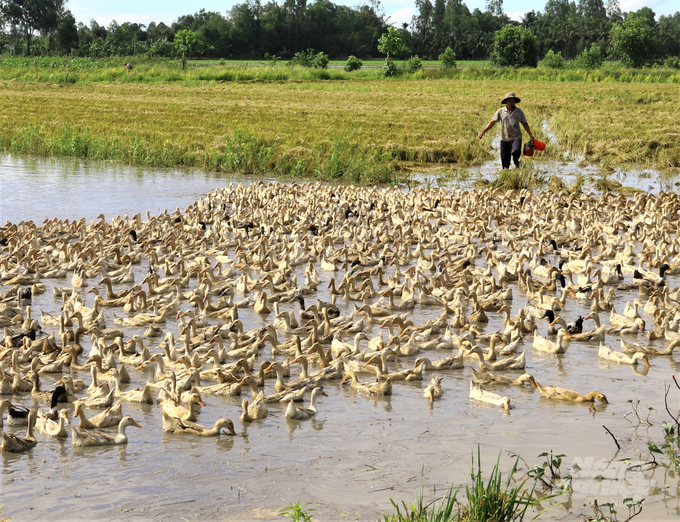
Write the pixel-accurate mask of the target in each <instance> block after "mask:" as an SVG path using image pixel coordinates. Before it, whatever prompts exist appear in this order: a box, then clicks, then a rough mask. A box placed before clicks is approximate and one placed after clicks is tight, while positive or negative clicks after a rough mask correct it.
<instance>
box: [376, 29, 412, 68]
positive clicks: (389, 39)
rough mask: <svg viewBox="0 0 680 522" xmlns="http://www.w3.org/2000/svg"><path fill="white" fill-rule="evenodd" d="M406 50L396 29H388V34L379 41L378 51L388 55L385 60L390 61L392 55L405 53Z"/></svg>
mask: <svg viewBox="0 0 680 522" xmlns="http://www.w3.org/2000/svg"><path fill="white" fill-rule="evenodd" d="M405 50H406V46H405V45H404V42H403V41H402V39H401V36H399V32H398V31H397V30H396V29H395V28H394V27H388V28H387V32H386V33H385V34H383V35H382V36H381V37H380V38H379V39H378V51H380V52H381V53H382V54H385V55H387V56H386V58H385V60H389V59H390V55H395V54H399V53H403V52H404V51H405Z"/></svg>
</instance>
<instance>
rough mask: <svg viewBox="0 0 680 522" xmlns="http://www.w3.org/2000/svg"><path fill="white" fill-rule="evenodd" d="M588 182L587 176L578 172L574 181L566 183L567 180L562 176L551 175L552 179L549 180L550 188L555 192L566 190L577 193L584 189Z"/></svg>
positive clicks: (569, 192)
mask: <svg viewBox="0 0 680 522" xmlns="http://www.w3.org/2000/svg"><path fill="white" fill-rule="evenodd" d="M585 184H586V178H585V177H584V176H583V175H582V174H578V175H577V176H576V177H575V178H574V181H573V182H572V183H565V181H564V180H563V179H562V178H561V177H560V176H556V175H553V176H550V181H549V182H548V188H550V190H552V191H553V192H561V191H565V192H567V193H568V194H576V193H578V192H581V191H582V190H583V186H584V185H585Z"/></svg>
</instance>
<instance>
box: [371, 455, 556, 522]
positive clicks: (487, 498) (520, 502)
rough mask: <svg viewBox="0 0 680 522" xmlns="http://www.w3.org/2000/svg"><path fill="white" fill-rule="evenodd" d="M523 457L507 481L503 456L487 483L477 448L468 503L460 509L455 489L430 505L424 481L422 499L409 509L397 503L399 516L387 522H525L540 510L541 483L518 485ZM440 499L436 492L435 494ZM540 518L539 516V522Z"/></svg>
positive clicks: (389, 517)
mask: <svg viewBox="0 0 680 522" xmlns="http://www.w3.org/2000/svg"><path fill="white" fill-rule="evenodd" d="M518 463H519V457H518V458H517V459H515V462H514V464H513V466H512V468H511V469H510V472H509V473H508V475H507V478H506V480H503V476H502V473H501V469H500V454H499V456H498V459H497V460H496V464H495V465H494V467H493V469H492V470H491V474H490V476H489V478H488V479H487V480H484V478H483V474H482V466H481V457H480V450H479V447H478V448H477V462H476V464H475V459H474V456H473V458H472V470H471V472H470V475H471V479H472V485H471V486H468V487H466V488H465V491H466V494H467V502H466V503H465V504H461V505H458V502H457V496H458V491H459V490H458V489H454V487H453V486H451V487H450V488H449V489H448V491H447V493H446V494H445V495H444V496H443V497H442V498H440V499H435V500H433V501H431V502H429V503H427V502H426V501H425V500H424V496H423V490H422V481H421V491H420V495H419V496H418V498H417V499H416V501H415V502H414V503H411V504H409V505H407V504H406V503H405V502H402V503H401V506H399V505H398V504H397V503H396V502H395V501H394V500H392V505H393V506H394V508H395V509H396V511H397V512H396V513H395V514H393V515H391V516H388V515H385V516H384V519H383V520H384V521H385V522H454V521H455V522H522V520H524V517H525V516H526V513H527V510H528V509H529V507H532V506H536V505H537V504H538V502H537V501H536V500H534V498H533V496H534V491H535V489H536V484H537V480H538V479H536V478H534V480H533V483H532V485H531V487H527V482H528V481H529V477H527V478H525V479H524V480H523V481H521V482H519V483H518V484H516V485H513V483H514V482H515V476H516V474H517V465H518ZM434 493H435V497H436V490H435V492H434ZM555 496H557V495H549V496H548V497H544V498H543V500H545V499H548V498H554V497H555ZM538 516H540V513H539V515H537V517H535V518H538Z"/></svg>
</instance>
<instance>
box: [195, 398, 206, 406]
mask: <svg viewBox="0 0 680 522" xmlns="http://www.w3.org/2000/svg"><path fill="white" fill-rule="evenodd" d="M196 404H198V405H200V406H205V405H206V404H205V402H203V401H202V400H201V399H198V400H197V401H196Z"/></svg>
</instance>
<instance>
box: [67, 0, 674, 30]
mask: <svg viewBox="0 0 680 522" xmlns="http://www.w3.org/2000/svg"><path fill="white" fill-rule="evenodd" d="M241 1H243V0H195V1H193V2H185V1H184V2H183V1H179V0H144V1H140V0H116V1H115V2H112V1H111V0H68V2H67V4H66V5H67V7H68V8H69V9H70V10H71V12H72V13H73V15H74V16H75V17H76V20H77V21H79V22H83V23H85V24H89V22H90V20H91V19H95V20H97V22H98V23H99V24H101V25H108V24H109V23H110V22H111V21H112V20H116V21H118V22H137V23H142V24H148V23H149V22H151V21H155V22H165V23H169V22H172V21H174V20H176V19H177V17H179V16H181V15H184V14H189V13H194V12H196V11H198V10H199V9H201V8H205V9H206V10H208V11H217V12H220V13H225V12H226V11H228V10H229V9H230V8H231V7H232V6H233V5H234V4H235V3H239V2H241ZM309 1H312V0H309ZM334 1H335V3H338V4H345V5H356V4H359V3H362V2H361V0H334ZM263 3H264V0H263ZM465 3H466V4H467V5H468V7H469V8H470V10H473V9H474V8H475V7H479V8H481V9H484V5H485V0H467V1H466V2H465ZM619 3H620V4H621V9H622V10H624V11H634V10H637V9H639V8H640V7H643V6H645V5H647V6H649V7H651V8H652V9H653V10H654V12H655V13H656V14H657V16H658V15H662V14H666V15H668V14H673V13H675V12H676V11H679V10H680V4H679V3H678V0H619ZM382 5H383V7H384V9H385V13H386V14H388V15H391V18H390V21H391V22H392V23H394V24H396V25H399V24H401V23H402V22H405V21H406V22H408V21H410V19H411V16H412V15H413V12H414V7H413V6H414V2H413V0H382ZM544 6H545V0H505V1H504V4H503V9H504V10H505V12H506V13H508V15H510V17H511V18H514V19H519V17H520V16H521V15H522V14H523V13H525V12H526V11H531V10H538V11H541V10H543V7H544Z"/></svg>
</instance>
